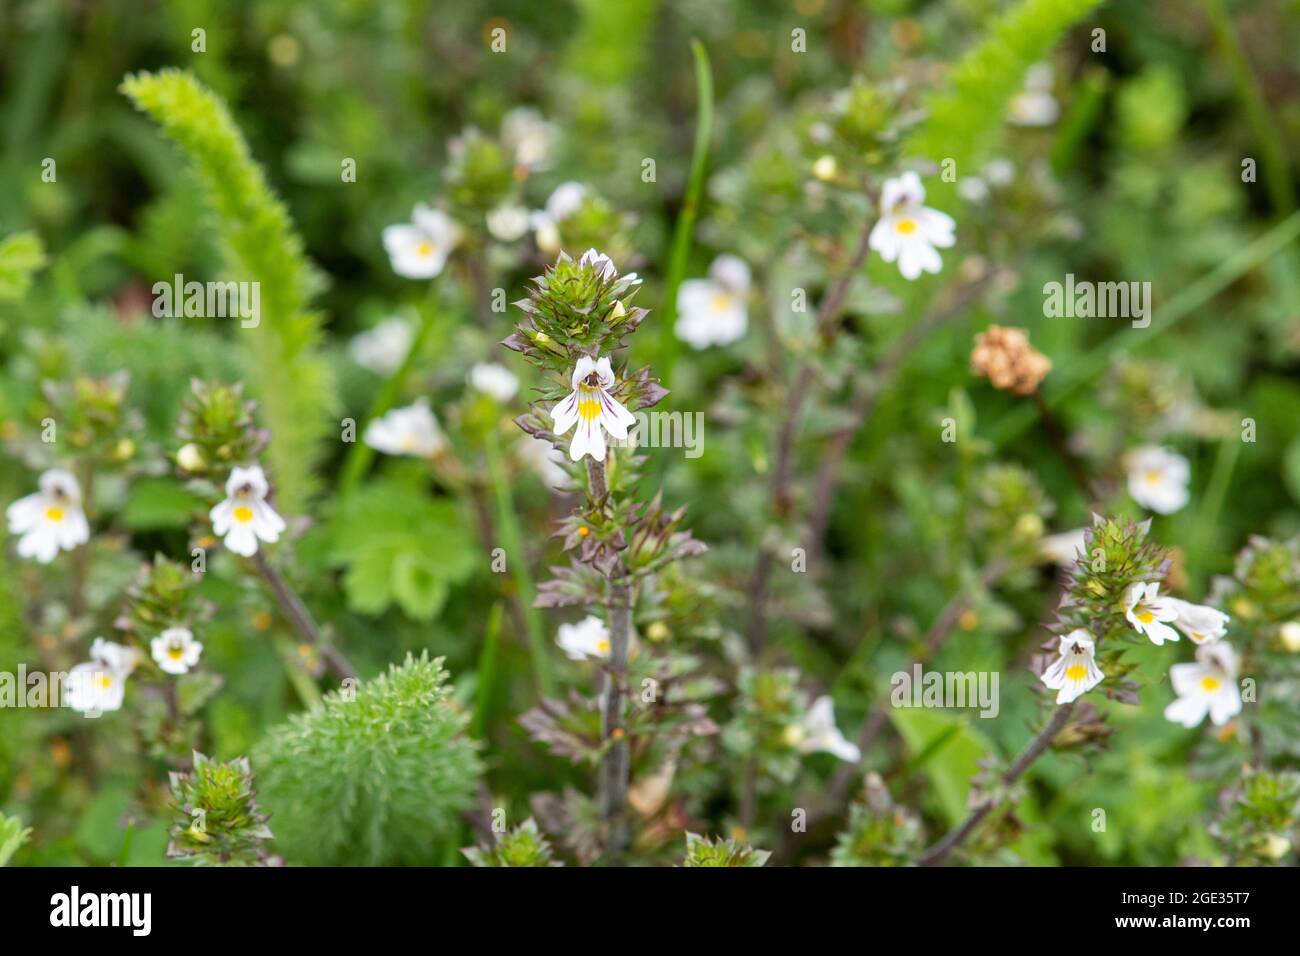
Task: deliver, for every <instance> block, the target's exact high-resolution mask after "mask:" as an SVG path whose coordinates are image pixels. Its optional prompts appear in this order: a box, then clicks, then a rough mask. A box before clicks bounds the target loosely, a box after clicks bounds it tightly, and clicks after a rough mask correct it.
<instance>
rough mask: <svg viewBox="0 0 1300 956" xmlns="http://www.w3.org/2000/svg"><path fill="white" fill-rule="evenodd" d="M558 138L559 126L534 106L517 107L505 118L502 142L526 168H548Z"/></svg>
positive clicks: (519, 165) (521, 165)
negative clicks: (548, 120)
mask: <svg viewBox="0 0 1300 956" xmlns="http://www.w3.org/2000/svg"><path fill="white" fill-rule="evenodd" d="M555 140H556V130H555V126H554V125H553V124H552V123H549V122H547V121H546V120H545V119H544V118H543V117H542V114H541V113H539V112H538V111H537V110H535V109H533V108H532V107H531V106H517V107H515V108H514V109H512V110H511V111H510V112H509V113H507V114H506V115H505V118H504V119H503V120H502V121H501V141H502V142H503V143H505V145H506V148H507V149H509V150H510V151H511V152H513V153H514V154H515V165H516V166H518V167H519V168H520V169H523V170H524V171H530V170H534V169H543V168H545V166H546V165H547V162H548V160H549V159H550V155H551V150H552V149H553V148H554V145H555Z"/></svg>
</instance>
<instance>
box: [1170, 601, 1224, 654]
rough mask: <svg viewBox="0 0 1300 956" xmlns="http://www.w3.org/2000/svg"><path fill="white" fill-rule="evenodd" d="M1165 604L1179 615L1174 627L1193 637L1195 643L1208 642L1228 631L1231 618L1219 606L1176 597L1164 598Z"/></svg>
mask: <svg viewBox="0 0 1300 956" xmlns="http://www.w3.org/2000/svg"><path fill="white" fill-rule="evenodd" d="M1164 601H1165V605H1166V606H1167V607H1169V608H1170V609H1171V610H1172V611H1173V612H1174V614H1176V615H1177V616H1176V617H1175V618H1174V627H1176V628H1178V630H1180V631H1182V632H1183V633H1184V634H1186V635H1187V636H1188V637H1190V638H1191V639H1192V643H1193V644H1208V643H1209V642H1210V641H1217V640H1218V639H1219V638H1221V637H1223V635H1224V634H1226V633H1228V622H1229V620H1230V618H1229V617H1228V615H1226V614H1224V613H1223V612H1222V611H1220V610H1219V609H1218V608H1215V607H1210V606H1209V605H1206V604H1193V603H1192V602H1191V601H1182V600H1179V599H1178V598H1176V597H1167V598H1165V599H1164Z"/></svg>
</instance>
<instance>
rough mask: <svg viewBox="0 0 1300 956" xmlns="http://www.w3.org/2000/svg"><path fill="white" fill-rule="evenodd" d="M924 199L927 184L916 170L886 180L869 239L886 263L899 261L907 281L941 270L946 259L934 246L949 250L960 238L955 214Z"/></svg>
mask: <svg viewBox="0 0 1300 956" xmlns="http://www.w3.org/2000/svg"><path fill="white" fill-rule="evenodd" d="M924 200H925V187H924V186H922V185H921V177H920V176H918V175H917V174H916V173H914V172H906V173H903V175H902V176H900V177H899V178H897V179H886V180H885V185H884V187H883V188H882V189H881V191H880V221H879V222H877V223H876V224H875V226H874V227H873V228H872V230H871V236H870V238H869V240H868V241H869V243H870V245H871V248H872V249H874V250H876V252H878V253H880V257H881V258H882V259H884V260H885V261H886V262H893V261H895V260H897V261H898V271H899V272H901V273H902V275H903V278H904V279H908V280H915V279H918V278H920V276H921V273H922V272H938V271H939V270H940V269H941V268H943V260H942V259H941V258H940V257H939V253H937V252H935V248H936V247H938V248H940V249H946V248H947V247H949V246H951V245H952V244H953V243H955V242H956V241H957V239H956V237H955V236H954V235H953V231H954V230H955V229H956V228H957V224H956V223H955V222H954V221H953V219H952V217H951V216H949V215H947V214H946V213H942V212H939V211H938V210H936V209H929V208H927V207H926V206H923V205H921V203H922V202H923V201H924Z"/></svg>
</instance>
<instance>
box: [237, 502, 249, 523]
mask: <svg viewBox="0 0 1300 956" xmlns="http://www.w3.org/2000/svg"><path fill="white" fill-rule="evenodd" d="M235 520H236V521H238V522H239V523H240V524H248V522H250V521H252V520H253V509H252V508H250V507H248V506H247V505H237V506H236V507H235Z"/></svg>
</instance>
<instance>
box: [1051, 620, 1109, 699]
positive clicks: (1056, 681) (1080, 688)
mask: <svg viewBox="0 0 1300 956" xmlns="http://www.w3.org/2000/svg"><path fill="white" fill-rule="evenodd" d="M1096 647H1097V645H1096V642H1094V641H1093V638H1092V635H1091V634H1090V633H1088V631H1086V630H1084V629H1083V628H1081V627H1077V628H1075V629H1074V630H1073V631H1071V632H1070V633H1069V634H1063V635H1061V644H1060V652H1061V656H1060V657H1058V658H1057V659H1056V660H1055V661H1053V662H1052V666H1051V667H1049V668H1047V670H1045V671H1043V676H1042V678H1041V680H1042V682H1043V684H1044V685H1045V686H1046V687H1048V688H1050V689H1051V690H1054V691H1057V692H1058V693H1057V695H1056V702H1057V703H1058V704H1068V703H1069V702H1070V701H1072V700H1077V699H1078V698H1079V697H1080V696H1081V695H1083V694H1084V693H1086V692H1087V691H1090V690H1092V688H1094V687H1096V686H1097V685H1098V684H1100V683H1101V680H1102V673H1101V669H1100V668H1099V667H1098V666H1097V660H1096V657H1095V656H1094V654H1095V652H1096Z"/></svg>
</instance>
